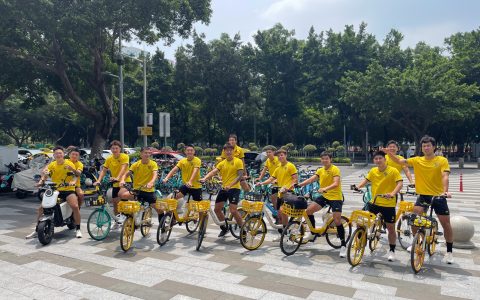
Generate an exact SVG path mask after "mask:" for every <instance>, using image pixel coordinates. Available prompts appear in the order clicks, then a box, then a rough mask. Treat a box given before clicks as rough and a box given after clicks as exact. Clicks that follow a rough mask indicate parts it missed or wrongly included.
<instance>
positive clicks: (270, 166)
mask: <svg viewBox="0 0 480 300" xmlns="http://www.w3.org/2000/svg"><path fill="white" fill-rule="evenodd" d="M280 165H281V163H280V161H279V160H278V156H274V157H273V161H272V160H270V158H267V161H266V162H265V167H267V169H268V174H270V176H272V175H273V173H274V172H275V170H276V169H277V168H278V167H280Z"/></svg>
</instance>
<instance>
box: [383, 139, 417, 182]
mask: <svg viewBox="0 0 480 300" xmlns="http://www.w3.org/2000/svg"><path fill="white" fill-rule="evenodd" d="M387 148H388V149H389V150H390V151H392V152H395V154H397V153H398V150H400V147H399V146H398V143H397V142H396V141H394V140H391V141H388V143H387ZM397 157H398V158H399V159H405V158H404V157H403V156H401V155H398V154H397ZM386 159H387V165H389V166H390V167H394V168H395V169H397V171H398V172H400V173H401V172H402V170H403V173H405V176H406V177H407V179H408V182H410V183H411V184H413V179H412V174H410V169H409V168H408V166H406V165H401V164H397V163H396V162H394V161H392V159H391V158H390V156H388V155H387V156H386Z"/></svg>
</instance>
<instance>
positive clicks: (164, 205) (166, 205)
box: [155, 199, 178, 211]
mask: <svg viewBox="0 0 480 300" xmlns="http://www.w3.org/2000/svg"><path fill="white" fill-rule="evenodd" d="M177 204H178V200H177V199H160V200H157V201H156V203H155V205H156V207H157V209H161V210H163V211H174V210H176V209H177Z"/></svg>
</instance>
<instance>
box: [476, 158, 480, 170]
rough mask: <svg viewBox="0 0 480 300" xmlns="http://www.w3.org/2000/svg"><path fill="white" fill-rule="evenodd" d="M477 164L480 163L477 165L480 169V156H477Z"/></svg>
mask: <svg viewBox="0 0 480 300" xmlns="http://www.w3.org/2000/svg"><path fill="white" fill-rule="evenodd" d="M477 164H478V166H477V167H478V168H479V169H480V157H479V158H477Z"/></svg>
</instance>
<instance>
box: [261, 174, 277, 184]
mask: <svg viewBox="0 0 480 300" xmlns="http://www.w3.org/2000/svg"><path fill="white" fill-rule="evenodd" d="M275 180H276V178H275V177H272V176H270V177H269V178H268V179H267V180H265V181H263V182H259V183H258V184H259V185H265V184H269V183H272V182H274V181H275Z"/></svg>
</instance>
